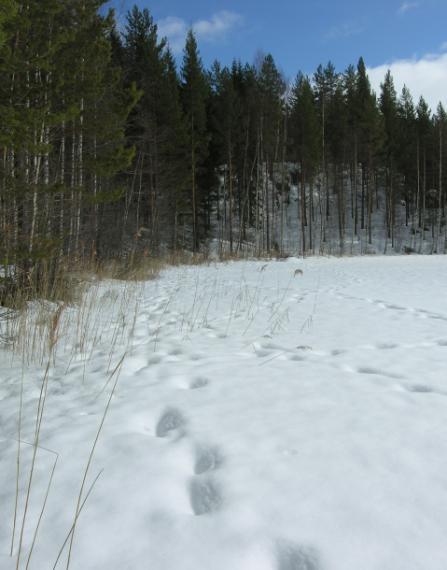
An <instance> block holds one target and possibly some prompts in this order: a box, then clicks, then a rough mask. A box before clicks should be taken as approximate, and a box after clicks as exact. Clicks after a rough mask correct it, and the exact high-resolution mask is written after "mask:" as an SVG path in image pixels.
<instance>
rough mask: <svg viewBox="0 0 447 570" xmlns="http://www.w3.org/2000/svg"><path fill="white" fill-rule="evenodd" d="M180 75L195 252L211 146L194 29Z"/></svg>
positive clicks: (204, 84) (188, 37)
mask: <svg viewBox="0 0 447 570" xmlns="http://www.w3.org/2000/svg"><path fill="white" fill-rule="evenodd" d="M181 76H182V88H181V95H182V103H183V109H184V112H185V115H186V128H187V136H188V146H189V153H190V185H191V218H192V246H193V251H197V250H198V248H199V241H200V237H201V232H200V228H199V208H200V202H201V201H202V200H203V199H204V198H205V189H204V188H203V187H202V186H201V185H200V177H201V175H202V174H203V169H204V165H205V160H206V158H207V156H208V146H209V136H208V132H207V113H206V104H207V99H208V95H209V87H208V84H207V80H206V77H205V73H204V70H203V65H202V60H201V58H200V55H199V51H198V47H197V41H196V38H195V36H194V33H193V31H192V30H189V32H188V36H187V38H186V45H185V50H184V56H183V65H182V70H181Z"/></svg>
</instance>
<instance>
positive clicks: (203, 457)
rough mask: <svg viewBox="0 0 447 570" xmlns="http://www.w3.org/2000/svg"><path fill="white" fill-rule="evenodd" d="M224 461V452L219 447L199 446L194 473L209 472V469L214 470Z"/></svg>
mask: <svg viewBox="0 0 447 570" xmlns="http://www.w3.org/2000/svg"><path fill="white" fill-rule="evenodd" d="M222 462H223V458H222V454H221V453H220V451H219V449H218V448H217V447H202V448H199V449H198V451H197V455H196V462H195V465H194V473H195V474H196V475H202V474H203V473H208V471H214V470H215V469H218V468H219V467H220V466H221V465H222Z"/></svg>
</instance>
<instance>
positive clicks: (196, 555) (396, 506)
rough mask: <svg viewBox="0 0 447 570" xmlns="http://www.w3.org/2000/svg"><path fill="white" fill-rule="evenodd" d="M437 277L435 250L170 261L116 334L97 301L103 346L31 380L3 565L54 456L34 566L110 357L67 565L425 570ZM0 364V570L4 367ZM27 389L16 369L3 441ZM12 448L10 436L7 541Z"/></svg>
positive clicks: (439, 460)
mask: <svg viewBox="0 0 447 570" xmlns="http://www.w3.org/2000/svg"><path fill="white" fill-rule="evenodd" d="M297 270H300V271H302V274H301V273H300V271H297ZM445 283H447V265H446V261H445V259H444V258H442V257H393V258H382V257H377V258H376V257H370V258H351V259H307V260H298V259H289V260H287V261H284V262H237V263H229V264H226V265H211V266H208V267H207V266H201V267H180V268H173V269H170V270H168V271H166V272H164V273H163V274H162V276H161V278H160V279H159V280H157V281H152V282H148V283H146V284H145V285H144V290H143V291H142V292H141V297H139V301H138V303H136V302H133V303H132V307H133V309H132V310H134V311H136V313H135V314H136V319H135V321H133V317H130V316H128V318H127V321H128V323H132V325H131V327H130V328H126V327H124V328H117V323H118V322H120V319H121V320H122V318H123V314H122V313H125V311H123V310H116V307H117V306H120V307H130V305H129V304H127V305H126V304H125V303H122V302H121V301H120V294H119V289H120V285H119V284H118V285H116V284H115V285H114V286H113V288H114V291H115V293H114V294H113V295H112V296H111V295H109V294H108V293H106V292H105V291H104V292H102V293H101V295H98V299H103V300H104V302H103V303H102V304H101V303H99V306H100V307H101V308H100V309H99V314H100V317H98V319H99V320H101V322H105V323H110V324H109V325H108V329H109V330H108V333H109V334H107V327H102V328H101V329H100V328H99V327H98V328H97V329H95V330H101V331H102V332H101V334H98V335H97V341H96V342H95V343H92V342H91V343H90V344H88V350H87V349H86V350H85V351H84V352H83V353H82V354H81V355H80V356H77V357H75V358H74V357H73V358H72V360H71V362H69V361H68V360H69V359H68V358H67V357H64V355H67V354H69V349H68V348H66V349H65V352H64V351H62V350H61V351H60V353H61V356H60V358H59V360H57V361H56V364H55V365H54V366H53V367H52V368H51V374H50V377H49V383H48V396H47V402H46V407H45V411H44V416H43V421H42V430H41V437H40V446H41V448H42V449H39V451H38V454H37V460H36V468H35V472H34V475H33V484H32V492H31V497H30V505H29V511H28V515H27V519H26V525H25V532H24V540H23V552H22V555H21V566H20V567H21V568H22V567H23V568H25V567H26V561H27V557H28V553H29V550H30V548H31V544H32V539H33V533H34V531H35V528H36V525H37V521H38V518H39V515H40V513H41V509H42V505H43V503H44V499H45V493H46V491H47V487H48V482H49V478H50V476H51V470H52V467H53V465H54V461H55V457H56V455H55V454H56V453H57V454H58V462H57V465H56V469H55V471H54V478H53V480H52V483H51V488H50V491H49V494H48V500H47V502H46V507H45V510H44V513H43V516H42V521H41V523H40V526H39V532H38V535H37V538H36V542H35V546H34V548H33V552H32V557H31V559H30V563H29V568H35V569H38V570H41V569H42V570H44V569H46V568H50V569H51V568H53V567H54V564H55V561H56V559H57V556H58V553H59V551H60V549H61V547H62V545H63V543H64V540H65V539H66V537H67V535H68V533H69V531H70V528H71V526H72V524H73V518H74V514H75V509H76V503H77V500H78V495H79V489H80V486H81V482H82V478H83V474H84V471H85V466H86V464H87V460H88V457H89V454H90V451H91V449H92V445H93V441H94V439H95V436H96V434H97V432H98V427H99V424H100V421H101V418H102V416H103V414H104V409H105V406H106V404H107V400H108V398H109V396H110V392H111V389H112V386H113V380H112V381H110V374H111V371H112V370H113V368H114V366H116V364H117V363H118V362H119V361H120V359H121V358H122V356H123V354H124V353H126V358H125V360H124V363H123V365H122V367H121V371H120V376H119V380H118V384H117V388H116V390H115V392H114V393H113V397H112V401H111V407H110V410H109V412H108V415H107V417H106V420H105V423H104V427H103V429H102V432H101V434H100V438H99V441H98V445H97V447H96V449H95V453H94V456H93V462H92V465H91V467H90V469H89V472H88V477H87V482H86V486H85V491H84V498H85V496H86V495H87V494H88V492H89V490H90V489H91V492H90V493H89V494H88V496H87V500H86V502H85V505H84V506H83V508H82V511H81V513H80V516H79V519H78V522H77V525H76V531H75V536H74V540H73V549H72V555H71V559H70V568H72V569H77V570H81V569H82V570H85V569H91V570H93V569H95V570H97V569H103V568H104V569H106V568H107V569H108V570H114V569H116V570H118V569H120V570H121V569H123V568H128V569H132V570H134V569H140V568H151V570H166V569H169V570H170V569H173V570H190V569H191V570H192V569H194V570H197V569H202V568H203V569H211V568H212V569H213V570H228V569H229V568H231V569H234V570H358V569H359V568H361V569H362V570H409V569H412V570H413V569H414V570H418V569H421V570H422V569H424V570H426V569H430V570H438V569H439V570H441V569H442V570H445V568H446V565H447V547H446V545H445V542H446V541H445V531H446V529H447V475H446V473H447V469H446V467H447V427H446V417H447V416H446V411H447V397H446V396H447V378H446V370H447V368H446V361H447V297H446V296H445V293H444V290H445ZM112 297H113V299H114V302H113V303H108V304H106V303H105V300H106V299H109V300H110V299H111V298H112ZM132 310H130V309H129V313H131V312H132ZM95 319H96V317H95ZM95 322H96V321H95ZM117 330H119V331H120V333H119V335H118V333H117V332H116V331H117ZM123 330H127V331H129V332H130V331H131V332H132V338H131V340H130V341H129V342H128V339H126V335H125V334H124V333H123ZM117 335H118V336H120V338H119V339H117V340H116V341H115V342H114V341H113V339H114V338H116V337H117ZM69 345H70V342H69V340H67V341H66V347H68V346H69ZM86 346H87V345H86ZM0 367H1V370H0V372H1V380H0V512H1V513H2V523H1V524H0V568H2V569H3V568H5V569H6V570H8V569H12V568H15V567H16V561H15V559H14V558H10V557H9V556H8V553H9V548H10V543H11V533H12V521H13V513H14V497H15V479H16V475H15V473H16V454H17V441H16V440H17V415H18V409H19V404H18V402H19V397H20V377H21V366H20V363H17V364H14V365H13V366H12V367H11V363H10V357H9V356H8V355H6V354H4V355H3V360H2V364H1V365H0ZM42 377H43V371H42V369H41V368H40V367H37V366H35V367H27V368H26V370H25V373H24V394H23V398H24V400H23V401H24V404H23V422H22V440H23V441H27V442H32V441H33V437H34V430H35V421H36V420H35V418H36V412H35V410H36V407H37V401H38V397H39V392H40V386H41V382H42ZM31 456H32V446H30V445H27V444H25V443H24V444H22V445H21V476H20V487H19V517H18V528H19V529H20V523H21V516H22V514H23V508H24V499H25V496H26V487H27V481H28V471H27V469H28V468H29V464H30V461H31ZM98 476H99V478H98V479H96V477H98ZM92 485H93V487H92ZM17 536H18V530H16V541H15V545H16V549H17V544H18V542H17V541H18V538H17ZM67 555H68V545H67V547H66V548H65V549H64V550H63V552H62V555H61V557H60V558H59V561H58V564H57V565H56V568H65V567H66V560H67Z"/></svg>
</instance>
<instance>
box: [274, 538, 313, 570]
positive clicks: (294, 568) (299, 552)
mask: <svg viewBox="0 0 447 570" xmlns="http://www.w3.org/2000/svg"><path fill="white" fill-rule="evenodd" d="M320 569H321V566H320V563H319V557H318V554H317V552H316V551H315V550H314V549H313V548H309V547H305V546H301V545H297V544H291V543H288V542H281V543H279V545H278V549H277V570H320Z"/></svg>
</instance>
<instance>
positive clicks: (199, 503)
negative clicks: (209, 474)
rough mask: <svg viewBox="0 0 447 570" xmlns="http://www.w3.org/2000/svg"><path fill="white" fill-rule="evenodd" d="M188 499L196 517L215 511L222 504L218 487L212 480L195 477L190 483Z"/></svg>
mask: <svg viewBox="0 0 447 570" xmlns="http://www.w3.org/2000/svg"><path fill="white" fill-rule="evenodd" d="M189 498H190V503H191V507H192V510H193V511H194V514H195V515H196V516H200V515H206V514H208V513H212V512H214V511H216V510H217V509H218V508H219V507H220V506H221V504H222V495H221V492H220V489H219V487H218V485H217V484H216V483H215V482H214V481H213V480H212V479H204V478H199V477H196V478H195V479H193V480H192V481H191V484H190V488H189Z"/></svg>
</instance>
